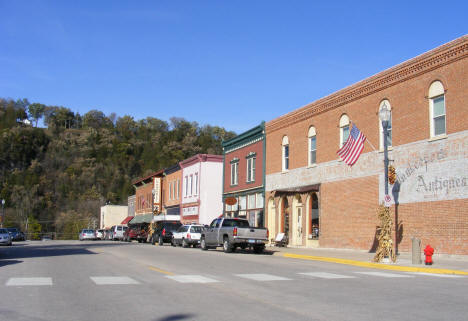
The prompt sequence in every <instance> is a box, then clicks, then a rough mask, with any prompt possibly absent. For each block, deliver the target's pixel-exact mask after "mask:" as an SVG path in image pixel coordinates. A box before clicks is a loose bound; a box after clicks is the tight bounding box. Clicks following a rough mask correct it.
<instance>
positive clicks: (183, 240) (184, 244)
mask: <svg viewBox="0 0 468 321" xmlns="http://www.w3.org/2000/svg"><path fill="white" fill-rule="evenodd" d="M182 247H188V244H187V241H186V240H185V239H182Z"/></svg>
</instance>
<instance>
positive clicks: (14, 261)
mask: <svg viewBox="0 0 468 321" xmlns="http://www.w3.org/2000/svg"><path fill="white" fill-rule="evenodd" d="M18 263H23V261H19V260H0V267H2V266H6V265H11V264H18Z"/></svg>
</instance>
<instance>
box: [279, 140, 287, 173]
mask: <svg viewBox="0 0 468 321" xmlns="http://www.w3.org/2000/svg"><path fill="white" fill-rule="evenodd" d="M281 145H282V155H283V157H282V159H283V162H282V170H283V172H284V171H287V170H288V169H289V139H288V136H284V137H283V141H282V143H281Z"/></svg>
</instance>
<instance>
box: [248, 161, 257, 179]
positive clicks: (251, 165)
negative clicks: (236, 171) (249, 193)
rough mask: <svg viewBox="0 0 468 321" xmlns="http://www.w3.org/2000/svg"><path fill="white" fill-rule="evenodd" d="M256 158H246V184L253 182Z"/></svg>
mask: <svg viewBox="0 0 468 321" xmlns="http://www.w3.org/2000/svg"><path fill="white" fill-rule="evenodd" d="M256 159H257V158H256V157H249V158H247V182H248V183H251V182H255V162H256Z"/></svg>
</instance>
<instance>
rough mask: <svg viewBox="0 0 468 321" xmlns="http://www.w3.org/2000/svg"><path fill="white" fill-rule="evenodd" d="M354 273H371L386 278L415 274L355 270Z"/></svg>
mask: <svg viewBox="0 0 468 321" xmlns="http://www.w3.org/2000/svg"><path fill="white" fill-rule="evenodd" d="M354 273H359V274H366V275H371V276H381V277H384V278H412V277H414V276H413V275H407V274H396V273H386V272H354Z"/></svg>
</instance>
